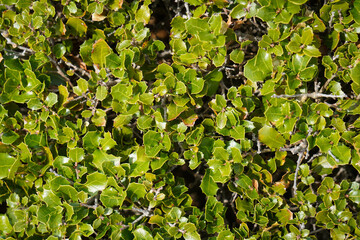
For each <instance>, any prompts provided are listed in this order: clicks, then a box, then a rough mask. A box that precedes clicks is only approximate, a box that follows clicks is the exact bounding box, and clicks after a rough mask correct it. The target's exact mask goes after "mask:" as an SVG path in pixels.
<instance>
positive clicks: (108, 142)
mask: <svg viewBox="0 0 360 240" xmlns="http://www.w3.org/2000/svg"><path fill="white" fill-rule="evenodd" d="M100 144H101V147H102V149H104V150H105V151H107V150H110V149H111V148H113V147H115V146H116V141H115V140H114V139H112V138H111V133H110V132H105V133H104V138H103V139H101V140H100Z"/></svg>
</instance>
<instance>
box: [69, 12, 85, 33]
mask: <svg viewBox="0 0 360 240" xmlns="http://www.w3.org/2000/svg"><path fill="white" fill-rule="evenodd" d="M66 24H67V25H68V26H69V27H70V29H71V30H72V31H73V33H74V34H75V35H79V36H80V37H82V36H83V35H85V33H86V31H87V26H86V24H85V22H84V21H83V20H81V19H80V18H75V17H70V18H69V19H68V21H67V22H66Z"/></svg>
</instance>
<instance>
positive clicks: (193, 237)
mask: <svg viewBox="0 0 360 240" xmlns="http://www.w3.org/2000/svg"><path fill="white" fill-rule="evenodd" d="M183 236H184V239H185V240H200V239H201V238H200V234H198V233H197V232H196V231H193V232H189V231H186V232H185V233H184V235H183Z"/></svg>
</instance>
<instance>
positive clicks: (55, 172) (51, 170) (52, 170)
mask: <svg viewBox="0 0 360 240" xmlns="http://www.w3.org/2000/svg"><path fill="white" fill-rule="evenodd" d="M49 172H51V173H53V174H54V175H55V176H56V177H63V178H65V179H66V180H67V181H68V182H70V184H71V185H74V182H73V181H71V180H70V179H68V178H66V177H64V176H63V175H61V174H59V173H57V171H56V170H54V169H53V168H49Z"/></svg>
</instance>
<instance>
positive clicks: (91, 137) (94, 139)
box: [82, 131, 101, 150]
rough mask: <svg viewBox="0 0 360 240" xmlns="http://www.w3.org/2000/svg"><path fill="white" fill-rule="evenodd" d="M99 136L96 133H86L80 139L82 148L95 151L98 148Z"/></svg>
mask: <svg viewBox="0 0 360 240" xmlns="http://www.w3.org/2000/svg"><path fill="white" fill-rule="evenodd" d="M100 140H101V134H100V133H99V132H97V131H88V132H87V133H86V134H85V136H84V137H83V139H82V142H83V146H84V148H85V149H86V150H89V149H96V148H98V147H99V144H100Z"/></svg>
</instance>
